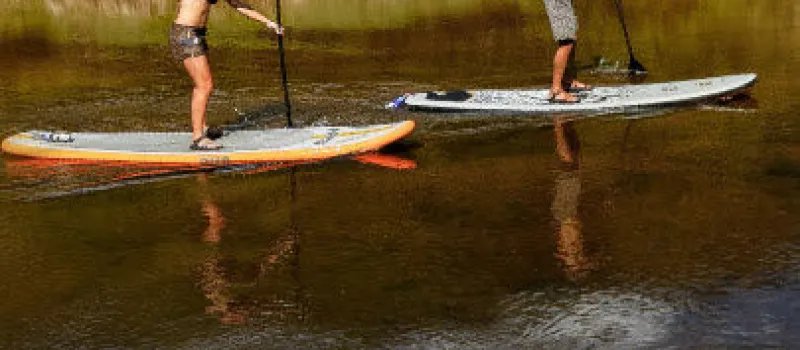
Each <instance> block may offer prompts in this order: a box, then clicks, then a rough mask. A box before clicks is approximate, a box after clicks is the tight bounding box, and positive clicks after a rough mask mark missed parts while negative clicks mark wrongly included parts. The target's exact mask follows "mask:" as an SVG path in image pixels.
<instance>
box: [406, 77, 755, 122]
mask: <svg viewBox="0 0 800 350" xmlns="http://www.w3.org/2000/svg"><path fill="white" fill-rule="evenodd" d="M756 78H757V75H756V74H740V75H728V76H721V77H713V78H705V79H696V80H685V81H674V82H665V83H656V84H638V85H623V86H615V87H595V88H594V89H592V90H591V91H587V92H580V93H576V95H577V96H578V97H579V98H580V102H578V103H553V102H550V101H548V96H549V90H548V89H546V88H544V89H515V90H466V91H451V92H427V93H416V94H410V95H407V96H405V99H402V98H401V99H400V100H395V102H393V104H392V107H398V105H401V104H402V105H404V106H405V107H406V108H408V109H409V110H422V111H440V112H447V111H449V112H466V111H487V112H491V111H493V112H526V113H543V114H544V113H587V112H589V113H592V112H599V113H602V112H635V111H637V110H642V109H647V108H651V107H662V106H670V105H676V104H686V103H694V102H698V101H705V100H708V99H713V98H716V97H721V96H725V95H728V94H731V93H733V92H736V91H738V90H742V89H745V88H747V87H750V86H752V85H753V84H755V82H756Z"/></svg>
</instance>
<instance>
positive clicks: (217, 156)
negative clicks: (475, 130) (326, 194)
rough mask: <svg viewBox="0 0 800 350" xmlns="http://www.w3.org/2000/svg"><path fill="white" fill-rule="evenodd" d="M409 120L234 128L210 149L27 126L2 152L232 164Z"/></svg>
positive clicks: (363, 145)
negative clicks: (215, 146)
mask: <svg viewBox="0 0 800 350" xmlns="http://www.w3.org/2000/svg"><path fill="white" fill-rule="evenodd" d="M414 126H415V125H414V122H413V121H403V122H398V123H394V124H382V125H369V126H358V127H309V128H296V129H271V130H242V131H234V132H231V133H229V134H228V135H226V136H224V137H223V138H221V139H219V140H218V142H219V143H221V144H222V145H224V148H222V149H220V150H216V151H192V150H190V149H189V143H190V140H191V134H190V133H178V132H175V133H156V132H125V133H88V132H76V133H53V132H46V131H36V130H34V131H27V132H23V133H19V134H16V135H13V136H10V137H8V138H7V139H5V140H4V141H3V144H2V149H3V152H5V153H7V154H13V155H17V156H23V157H33V158H47V159H84V160H105V161H124V162H140V163H175V164H223V165H224V164H234V163H251V162H270V161H302V160H316V159H326V158H332V157H337V156H342V155H349V154H357V153H363V152H368V151H373V150H377V149H379V148H381V147H383V146H386V145H388V144H390V143H392V142H395V141H397V140H400V139H401V138H403V137H405V136H407V135H409V134H410V133H411V132H412V131H413V130H414Z"/></svg>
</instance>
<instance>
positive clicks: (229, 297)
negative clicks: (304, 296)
mask: <svg viewBox="0 0 800 350" xmlns="http://www.w3.org/2000/svg"><path fill="white" fill-rule="evenodd" d="M198 180H199V183H200V185H201V186H200V187H201V190H203V192H204V193H203V195H202V196H201V201H200V202H201V205H202V211H203V214H204V216H206V217H207V218H208V227H206V229H205V231H204V232H203V234H202V239H203V241H204V242H206V243H208V244H209V245H210V246H211V247H212V248H213V249H214V251H213V253H212V254H210V255H209V256H208V257H206V259H205V260H204V261H203V263H202V266H201V267H200V274H201V275H200V281H199V285H200V288H201V289H202V291H203V294H204V295H205V296H206V298H207V299H208V300H209V301H210V302H211V305H209V306H207V307H206V313H207V314H210V315H216V316H217V317H218V318H219V320H220V322H221V323H223V324H245V323H247V322H248V317H249V316H250V315H252V314H263V312H260V311H263V310H252V309H253V308H260V309H263V308H266V307H268V306H267V305H265V304H259V305H250V304H248V303H244V302H242V300H237V299H239V298H237V297H236V296H235V295H233V294H232V293H231V289H232V288H231V287H232V286H231V282H230V281H229V276H228V273H229V272H228V271H226V269H225V267H224V266H223V264H222V261H223V258H224V257H223V256H222V254H221V253H220V252H219V250H218V249H219V245H220V243H221V242H222V231H223V229H224V228H225V218H224V217H223V215H222V211H221V210H220V208H219V207H218V206H217V205H216V204H215V203H214V201H213V200H212V199H211V197H210V195H208V194H206V193H205V192H206V191H205V188H206V187H207V185H206V183H207V178H206V175H205V174H201V175H200V176H199V177H198ZM290 228H291V231H292V232H291V234H288V235H285V236H283V237H281V238H280V239H279V240H278V241H277V242H276V243H275V244H274V245H273V246H272V248H271V249H269V250H268V251H266V252H265V254H264V255H263V258H262V259H260V261H259V263H258V265H259V266H258V273H259V275H258V277H259V278H260V277H264V276H267V275H270V274H273V275H275V274H277V271H275V270H277V269H279V268H280V267H281V266H283V265H287V260H290V259H296V258H297V256H296V255H297V253H298V247H297V245H298V240H299V238H298V237H297V233H296V229H295V227H294V223H292V224H291V227H290ZM273 278H277V276H273ZM277 305H279V306H280V307H285V306H286V305H291V304H290V303H288V302H280V303H277ZM297 305H298V309H299V312H300V313H301V314H302V311H303V310H302V305H301V304H300V303H297ZM254 311H255V312H254ZM269 311H270V312H269V313H270V314H271V315H273V317H275V318H278V319H289V318H290V317H292V315H293V313H295V312H296V311H295V310H291V309H287V310H277V311H276V310H269Z"/></svg>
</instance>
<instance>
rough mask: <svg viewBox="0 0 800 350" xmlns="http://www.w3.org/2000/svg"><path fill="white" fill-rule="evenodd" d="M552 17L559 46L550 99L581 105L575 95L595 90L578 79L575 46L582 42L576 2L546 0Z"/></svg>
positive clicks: (554, 33)
mask: <svg viewBox="0 0 800 350" xmlns="http://www.w3.org/2000/svg"><path fill="white" fill-rule="evenodd" d="M543 1H544V6H545V8H546V9H547V16H548V17H549V18H550V27H551V28H552V30H553V39H555V40H556V42H557V43H558V49H557V50H556V55H555V58H554V59H553V84H552V86H551V87H550V97H549V100H550V102H552V103H577V102H580V99H579V98H578V97H577V96H575V95H573V94H572V93H575V92H581V91H588V90H591V86H589V85H587V84H584V83H581V82H579V81H578V80H577V79H576V75H577V72H576V71H575V69H574V60H575V44H576V43H577V40H578V18H577V17H576V16H575V10H574V9H573V7H572V0H543Z"/></svg>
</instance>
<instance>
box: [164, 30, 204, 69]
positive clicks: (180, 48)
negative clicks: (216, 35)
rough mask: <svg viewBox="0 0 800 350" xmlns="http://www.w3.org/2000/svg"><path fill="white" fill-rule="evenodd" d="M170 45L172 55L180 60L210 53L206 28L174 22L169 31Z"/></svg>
mask: <svg viewBox="0 0 800 350" xmlns="http://www.w3.org/2000/svg"><path fill="white" fill-rule="evenodd" d="M169 46H170V49H171V50H172V57H173V58H175V59H176V60H178V61H183V60H185V59H187V58H189V57H198V56H205V55H207V54H208V43H207V42H206V28H205V27H191V26H185V25H182V24H177V23H173V24H172V29H170V32H169Z"/></svg>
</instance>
